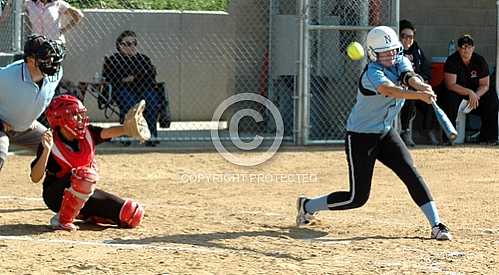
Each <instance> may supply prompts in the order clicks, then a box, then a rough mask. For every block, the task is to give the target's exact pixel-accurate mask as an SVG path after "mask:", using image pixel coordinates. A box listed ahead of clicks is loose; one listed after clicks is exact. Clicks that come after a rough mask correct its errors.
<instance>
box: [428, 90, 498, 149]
mask: <svg viewBox="0 0 499 275" xmlns="http://www.w3.org/2000/svg"><path fill="white" fill-rule="evenodd" d="M438 99H439V100H438V102H439V104H440V107H441V108H442V109H443V110H444V112H445V113H446V114H447V116H448V117H449V119H450V121H451V122H452V124H454V126H455V125H456V118H457V112H458V109H459V104H461V101H462V100H463V99H466V100H468V97H467V96H461V95H458V94H456V93H454V92H451V91H448V90H446V91H444V92H443V93H442V94H441V95H439V97H438ZM478 103H479V104H478V108H476V109H474V110H473V111H471V113H470V114H476V115H479V116H480V118H481V126H480V137H479V141H484V142H488V141H492V142H495V141H497V128H498V126H497V112H498V111H499V100H498V99H497V94H496V92H495V90H494V89H492V90H490V91H488V92H487V93H485V94H484V95H483V96H482V97H481V98H480V101H479V102H478Z"/></svg>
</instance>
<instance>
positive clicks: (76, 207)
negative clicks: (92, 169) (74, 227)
mask: <svg viewBox="0 0 499 275" xmlns="http://www.w3.org/2000/svg"><path fill="white" fill-rule="evenodd" d="M85 202H86V200H82V199H80V198H79V197H77V196H76V195H75V194H73V193H72V192H71V191H70V189H66V190H64V196H63V197H62V204H61V209H59V223H60V224H61V225H64V224H70V223H73V220H74V218H75V217H76V216H77V215H78V213H80V209H82V208H83V206H84V205H85Z"/></svg>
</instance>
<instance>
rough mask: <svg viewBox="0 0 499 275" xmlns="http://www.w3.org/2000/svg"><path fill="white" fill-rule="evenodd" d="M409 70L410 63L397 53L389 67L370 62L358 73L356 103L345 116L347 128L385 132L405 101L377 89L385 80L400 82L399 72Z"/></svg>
mask: <svg viewBox="0 0 499 275" xmlns="http://www.w3.org/2000/svg"><path fill="white" fill-rule="evenodd" d="M412 70H413V69H412V65H411V62H410V61H409V59H407V58H406V57H404V56H397V59H396V61H395V64H394V65H393V66H391V67H389V68H387V67H384V66H383V65H381V64H380V63H378V62H370V63H369V64H368V65H367V70H365V71H364V72H363V73H362V75H361V79H360V81H359V88H358V91H357V102H356V103H355V105H354V106H353V108H352V111H351V113H350V116H349V117H348V121H347V131H350V132H356V133H372V134H384V133H387V132H388V131H389V130H390V129H391V128H392V127H393V122H394V120H395V118H396V117H397V115H398V113H399V112H400V110H401V109H402V106H403V105H404V101H405V100H404V99H401V98H393V97H386V96H384V95H382V94H380V93H379V92H378V88H379V86H381V84H383V83H386V82H392V83H394V84H395V85H400V76H401V74H402V73H404V72H408V71H412Z"/></svg>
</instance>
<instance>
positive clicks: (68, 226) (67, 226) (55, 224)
mask: <svg viewBox="0 0 499 275" xmlns="http://www.w3.org/2000/svg"><path fill="white" fill-rule="evenodd" d="M50 227H51V228H52V229H55V230H65V231H76V230H78V226H76V225H75V224H74V223H71V222H70V223H60V222H59V214H55V215H54V216H53V217H52V218H51V219H50Z"/></svg>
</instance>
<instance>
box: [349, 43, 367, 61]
mask: <svg viewBox="0 0 499 275" xmlns="http://www.w3.org/2000/svg"><path fill="white" fill-rule="evenodd" d="M347 55H348V57H350V59H352V60H361V59H362V58H364V48H363V47H362V45H361V44H360V43H359V42H356V41H353V42H352V43H350V44H349V45H348V47H347Z"/></svg>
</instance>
